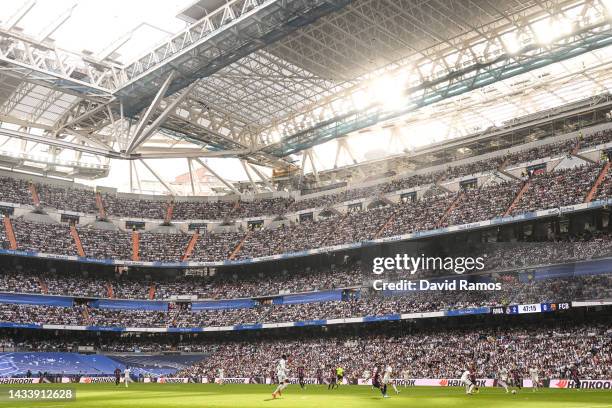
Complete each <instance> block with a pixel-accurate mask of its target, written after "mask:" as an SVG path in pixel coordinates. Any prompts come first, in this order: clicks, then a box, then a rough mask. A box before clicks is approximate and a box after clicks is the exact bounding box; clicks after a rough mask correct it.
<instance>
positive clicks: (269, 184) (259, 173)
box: [250, 164, 276, 191]
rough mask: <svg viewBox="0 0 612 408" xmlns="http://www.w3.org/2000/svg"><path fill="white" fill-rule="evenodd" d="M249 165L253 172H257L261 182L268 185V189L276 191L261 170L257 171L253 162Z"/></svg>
mask: <svg viewBox="0 0 612 408" xmlns="http://www.w3.org/2000/svg"><path fill="white" fill-rule="evenodd" d="M250 167H251V168H252V169H253V171H254V172H255V174H257V176H258V177H259V178H260V179H261V181H263V183H264V184H265V185H266V187H268V189H269V190H270V191H276V189H275V188H274V186H272V183H270V179H268V178H267V177H266V176H265V175H264V174H263V173H262V172H261V171H259V170H258V169H257V167H255V166H254V165H253V164H251V165H250Z"/></svg>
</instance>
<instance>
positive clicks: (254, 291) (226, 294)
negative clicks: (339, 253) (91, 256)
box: [0, 263, 366, 300]
mask: <svg viewBox="0 0 612 408" xmlns="http://www.w3.org/2000/svg"><path fill="white" fill-rule="evenodd" d="M365 280H366V275H365V274H364V273H363V272H362V270H361V269H360V266H359V264H358V263H350V264H346V265H331V266H326V267H320V268H310V267H307V268H304V269H299V270H296V271H291V272H289V271H287V270H282V271H278V270H267V271H265V272H259V273H250V272H246V273H240V274H232V273H218V274H216V275H214V276H210V277H193V276H189V277H188V276H177V277H159V278H155V279H152V278H151V277H143V276H142V275H141V274H136V275H130V276H128V275H127V274H121V275H108V276H107V275H101V276H98V275H96V274H92V273H84V274H76V273H70V272H62V271H58V270H55V269H54V270H51V271H46V270H40V269H34V268H23V267H19V268H15V267H4V268H1V269H0V292H13V293H38V294H41V293H46V294H50V295H67V296H76V297H95V298H107V297H109V287H110V288H112V292H113V296H114V298H117V299H148V298H149V295H150V294H151V293H152V292H151V288H153V294H154V299H158V300H162V299H170V298H172V297H176V296H197V297H198V298H199V299H234V298H245V297H258V296H271V295H278V294H279V293H281V292H282V293H299V292H313V291H319V290H325V289H337V288H348V287H356V286H361V285H362V284H363V283H364V281H365Z"/></svg>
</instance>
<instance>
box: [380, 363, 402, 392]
mask: <svg viewBox="0 0 612 408" xmlns="http://www.w3.org/2000/svg"><path fill="white" fill-rule="evenodd" d="M392 374H393V367H391V366H390V365H388V366H387V367H386V368H385V374H384V375H383V380H382V383H383V393H384V397H385V398H388V397H389V396H388V395H387V385H389V384H391V386H392V387H393V390H395V393H396V394H399V391H398V389H397V387H396V386H395V383H394V382H393V379H392V378H391V375H392Z"/></svg>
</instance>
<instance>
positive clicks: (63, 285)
mask: <svg viewBox="0 0 612 408" xmlns="http://www.w3.org/2000/svg"><path fill="white" fill-rule="evenodd" d="M88 247H89V243H88ZM458 250H459V251H460V252H461V254H460V255H464V254H465V251H466V250H468V251H470V252H469V253H471V254H472V255H473V256H474V257H478V256H483V257H484V258H485V259H486V261H485V269H484V271H510V270H517V269H518V270H521V269H522V268H533V267H535V266H538V265H547V264H554V263H560V262H573V261H579V260H588V259H593V258H600V257H606V256H610V255H612V236H611V235H610V234H606V233H596V234H591V233H588V234H584V235H583V236H579V237H574V236H566V237H564V238H563V239H560V238H558V239H556V240H553V241H549V242H506V243H505V242H498V243H489V244H484V245H477V246H474V247H471V248H469V249H467V248H463V247H461V248H458ZM447 255H452V254H447ZM367 269H368V268H362V266H361V264H360V262H353V261H349V262H347V263H346V264H342V265H325V266H322V267H317V268H310V267H303V268H300V269H293V270H291V271H288V270H281V271H279V270H277V269H276V268H273V269H268V270H265V271H262V272H257V273H254V272H250V271H244V272H241V273H233V272H231V271H229V272H223V271H221V272H218V273H217V274H215V275H214V276H208V277H185V276H174V277H157V278H152V277H151V276H145V277H143V276H142V273H140V274H138V273H137V274H122V275H96V274H86V273H85V274H84V275H80V274H74V273H73V274H68V273H64V272H62V271H57V270H51V271H46V270H42V271H41V270H40V269H27V268H26V269H23V268H21V267H18V268H17V267H4V268H2V269H1V270H0V291H4V292H22V293H45V290H46V291H47V293H49V294H56V295H73V296H87V297H109V294H108V293H109V292H108V287H109V286H110V287H112V289H113V293H114V297H115V298H125V299H148V298H150V296H153V298H155V299H170V298H171V297H173V296H197V297H198V298H200V299H231V298H244V297H257V296H268V295H278V294H279V293H281V292H283V293H286V292H287V291H288V292H291V293H296V292H308V291H317V290H324V289H333V288H347V287H354V286H361V285H363V284H364V282H367V281H368V280H370V279H372V278H373V275H372V274H371V273H370V271H369V270H367ZM424 274H427V276H440V274H441V272H440V271H439V270H432V271H428V270H426V269H422V270H421V272H420V277H426V276H424ZM388 275H389V276H392V277H393V278H398V279H401V278H406V276H404V275H403V274H402V273H399V274H393V273H392V272H389V273H388ZM20 277H21V278H20ZM45 286H46V289H43V288H44V287H45Z"/></svg>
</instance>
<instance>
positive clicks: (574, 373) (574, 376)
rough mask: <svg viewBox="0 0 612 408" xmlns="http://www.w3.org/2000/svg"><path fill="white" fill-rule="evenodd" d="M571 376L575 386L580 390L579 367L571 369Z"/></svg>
mask: <svg viewBox="0 0 612 408" xmlns="http://www.w3.org/2000/svg"><path fill="white" fill-rule="evenodd" d="M570 376H571V377H572V380H573V381H574V386H575V387H576V389H578V390H579V389H580V373H579V372H578V367H576V366H572V368H570Z"/></svg>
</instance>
